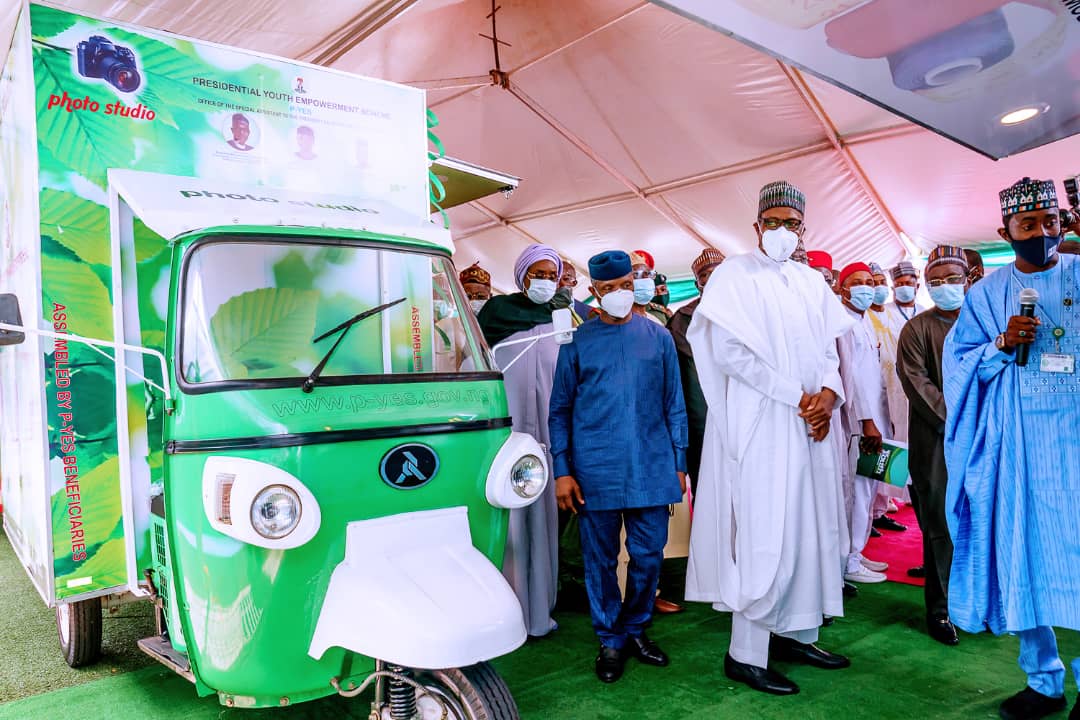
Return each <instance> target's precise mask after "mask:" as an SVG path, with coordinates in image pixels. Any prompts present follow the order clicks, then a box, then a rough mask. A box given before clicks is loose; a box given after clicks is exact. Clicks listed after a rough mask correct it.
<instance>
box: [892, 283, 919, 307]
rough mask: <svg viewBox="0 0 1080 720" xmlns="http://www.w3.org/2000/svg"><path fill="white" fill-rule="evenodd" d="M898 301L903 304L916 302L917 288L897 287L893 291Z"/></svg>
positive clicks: (908, 286)
mask: <svg viewBox="0 0 1080 720" xmlns="http://www.w3.org/2000/svg"><path fill="white" fill-rule="evenodd" d="M893 294H894V295H896V301H897V302H901V303H909V302H915V288H913V287H911V286H910V285H897V286H896V290H894V291H893Z"/></svg>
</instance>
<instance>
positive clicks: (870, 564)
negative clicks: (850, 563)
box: [859, 555, 889, 573]
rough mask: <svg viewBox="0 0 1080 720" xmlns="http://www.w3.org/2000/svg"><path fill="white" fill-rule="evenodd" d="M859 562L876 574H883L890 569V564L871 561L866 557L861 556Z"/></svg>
mask: <svg viewBox="0 0 1080 720" xmlns="http://www.w3.org/2000/svg"><path fill="white" fill-rule="evenodd" d="M859 562H860V563H862V566H863V567H864V568H866V569H867V570H873V571H874V572H879V573H883V572H885V571H886V570H888V569H889V563H887V562H881V561H880V560H871V559H870V558H868V557H866V556H865V555H859Z"/></svg>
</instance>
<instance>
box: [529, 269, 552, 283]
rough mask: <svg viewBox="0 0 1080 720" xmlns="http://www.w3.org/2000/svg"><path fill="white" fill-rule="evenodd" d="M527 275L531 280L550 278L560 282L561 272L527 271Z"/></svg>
mask: <svg viewBox="0 0 1080 720" xmlns="http://www.w3.org/2000/svg"><path fill="white" fill-rule="evenodd" d="M525 277H527V278H529V279H530V280H550V281H552V282H559V274H558V273H557V272H543V271H539V272H531V273H525Z"/></svg>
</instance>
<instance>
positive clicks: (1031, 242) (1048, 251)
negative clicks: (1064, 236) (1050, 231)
mask: <svg viewBox="0 0 1080 720" xmlns="http://www.w3.org/2000/svg"><path fill="white" fill-rule="evenodd" d="M1009 244H1010V245H1012V249H1013V252H1015V253H1016V257H1018V258H1020V259H1021V260H1025V261H1027V262H1028V263H1030V264H1031V265H1034V266H1035V267H1045V266H1047V265H1049V264H1050V261H1051V260H1053V259H1054V257H1055V256H1056V255H1057V248H1058V245H1060V244H1061V236H1060V235H1043V236H1042V237H1033V238H1029V239H1027V240H1010V241H1009Z"/></svg>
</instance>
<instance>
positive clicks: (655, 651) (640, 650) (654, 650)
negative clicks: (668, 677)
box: [628, 633, 670, 667]
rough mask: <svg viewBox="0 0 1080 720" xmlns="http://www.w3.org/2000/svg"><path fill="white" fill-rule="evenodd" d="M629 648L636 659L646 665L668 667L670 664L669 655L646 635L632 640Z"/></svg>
mask: <svg viewBox="0 0 1080 720" xmlns="http://www.w3.org/2000/svg"><path fill="white" fill-rule="evenodd" d="M628 647H629V650H630V652H631V653H633V655H634V657H636V658H637V659H638V660H640V661H641V662H643V663H645V664H646V665H656V666H657V667H667V666H668V663H669V662H670V661H669V660H668V656H667V653H665V652H664V651H663V650H661V649H660V646H659V645H657V644H656V643H654V642H653V641H652V640H650V639H649V636H648V635H645V634H644V633H642V634H641V635H640V636H639V637H632V638H630V645H629V646H628Z"/></svg>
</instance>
